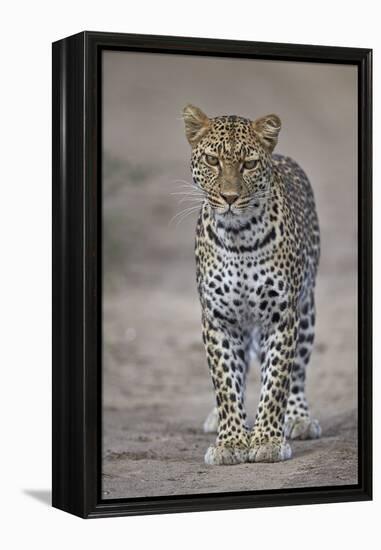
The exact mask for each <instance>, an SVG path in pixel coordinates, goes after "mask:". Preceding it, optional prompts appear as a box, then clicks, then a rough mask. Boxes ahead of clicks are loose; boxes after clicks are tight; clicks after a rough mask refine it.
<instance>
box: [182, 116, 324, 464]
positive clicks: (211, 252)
mask: <svg viewBox="0 0 381 550" xmlns="http://www.w3.org/2000/svg"><path fill="white" fill-rule="evenodd" d="M183 117H184V121H185V130H186V135H187V138H188V141H189V143H190V145H191V147H192V157H191V170H192V176H193V181H194V185H195V187H196V188H197V192H199V193H201V194H202V196H203V203H202V206H201V210H200V215H199V218H198V222H197V230H196V247H195V254H196V266H197V286H198V292H199V297H200V302H201V308H202V333H203V341H204V344H205V349H206V356H207V361H208V365H209V369H210V374H211V377H212V381H213V385H214V389H215V394H216V409H215V411H212V413H211V414H210V415H209V417H208V419H207V421H206V424H205V429H206V431H211V430H212V429H217V430H218V433H217V439H216V442H215V444H214V445H212V446H210V447H209V449H208V450H207V452H206V455H205V461H206V463H208V464H236V463H240V462H246V461H250V462H276V461H280V460H286V459H288V458H290V457H291V448H290V445H289V443H288V441H287V439H288V438H291V439H295V438H300V439H306V438H315V437H319V436H320V433H321V430H320V426H319V423H318V422H317V420H313V419H312V418H311V415H310V412H309V408H308V404H307V401H306V397H305V370H306V366H307V364H308V362H309V359H310V355H311V351H312V345H313V341H314V326H315V305H314V288H315V280H316V273H317V267H318V262H319V253H320V239H319V225H318V218H317V214H316V209H315V203H314V198H313V192H312V189H311V186H310V183H309V181H308V179H307V176H306V175H305V173H304V172H303V170H302V169H301V168H300V167H299V166H298V164H296V162H294V161H293V160H292V159H290V158H288V157H284V156H281V155H273V149H274V147H275V145H276V143H277V139H278V134H279V130H280V127H281V122H280V120H279V118H278V117H277V116H276V115H269V116H267V117H263V118H261V119H259V120H257V121H255V122H252V121H250V120H248V119H246V118H241V117H237V116H220V117H217V118H213V119H210V118H208V117H207V116H206V115H205V114H204V113H203V112H202V111H201V110H200V109H198V108H197V107H194V106H192V105H188V106H187V107H185V108H184V111H183ZM253 350H256V351H257V354H258V355H259V360H260V365H261V392H260V400H259V405H258V409H257V414H256V418H255V424H254V427H253V428H252V429H251V430H250V429H249V427H248V425H247V418H246V411H245V404H244V393H245V381H246V375H247V372H248V367H249V362H250V353H251V351H253Z"/></svg>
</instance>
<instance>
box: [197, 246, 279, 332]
mask: <svg viewBox="0 0 381 550" xmlns="http://www.w3.org/2000/svg"><path fill="white" fill-rule="evenodd" d="M205 267H206V269H201V272H200V275H199V292H200V298H201V302H202V304H203V308H204V311H206V312H207V314H210V316H212V317H213V318H217V319H218V318H220V319H221V320H222V321H224V320H226V322H227V323H229V324H230V325H232V326H234V325H238V326H240V327H252V326H254V325H257V324H261V325H263V324H267V323H269V322H271V320H272V318H273V315H274V312H275V311H279V309H280V307H282V308H284V309H286V307H287V285H286V282H285V278H284V277H283V274H281V273H274V271H272V270H271V267H272V263H271V260H269V261H268V262H264V263H261V264H259V263H258V260H257V259H256V258H254V257H252V256H250V255H243V256H237V255H226V256H225V257H221V256H219V260H217V261H216V260H215V261H213V262H211V263H210V265H209V266H205Z"/></svg>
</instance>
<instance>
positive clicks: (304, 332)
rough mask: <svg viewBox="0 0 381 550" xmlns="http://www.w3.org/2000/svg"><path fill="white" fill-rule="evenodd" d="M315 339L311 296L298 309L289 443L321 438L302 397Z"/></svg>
mask: <svg viewBox="0 0 381 550" xmlns="http://www.w3.org/2000/svg"><path fill="white" fill-rule="evenodd" d="M314 337H315V303H314V296H313V292H310V293H309V295H308V297H307V298H306V299H305V300H304V301H303V303H302V305H301V313H300V324H299V333H298V342H297V348H296V359H295V363H294V366H293V369H292V374H291V384H290V395H289V398H288V403H287V411H286V422H285V435H286V437H288V438H290V439H316V438H319V437H320V436H321V428H320V424H319V422H318V420H316V419H313V418H312V417H311V414H310V410H309V407H308V403H307V399H306V396H305V383H306V368H307V365H308V363H309V360H310V357H311V352H312V348H313V342H314Z"/></svg>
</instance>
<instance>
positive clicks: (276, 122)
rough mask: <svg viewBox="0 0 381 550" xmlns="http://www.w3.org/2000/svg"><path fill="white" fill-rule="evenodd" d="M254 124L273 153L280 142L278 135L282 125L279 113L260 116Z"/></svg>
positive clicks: (256, 130) (267, 147)
mask: <svg viewBox="0 0 381 550" xmlns="http://www.w3.org/2000/svg"><path fill="white" fill-rule="evenodd" d="M252 125H253V128H254V131H255V132H256V133H257V134H258V136H259V138H260V140H261V141H262V143H263V144H264V145H265V147H266V149H267V150H268V151H269V152H270V153H272V152H273V150H274V147H275V145H276V144H277V143H278V135H279V132H280V129H281V126H282V123H281V120H280V118H279V117H278V115H266V116H264V117H261V118H258V119H257V120H255V121H254V122H253V123H252Z"/></svg>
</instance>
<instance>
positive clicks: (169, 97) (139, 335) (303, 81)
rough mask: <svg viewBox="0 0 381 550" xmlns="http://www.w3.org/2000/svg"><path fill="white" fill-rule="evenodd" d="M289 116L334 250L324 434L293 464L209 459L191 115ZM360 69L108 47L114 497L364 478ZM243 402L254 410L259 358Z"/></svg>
mask: <svg viewBox="0 0 381 550" xmlns="http://www.w3.org/2000/svg"><path fill="white" fill-rule="evenodd" d="M186 103H193V104H195V105H197V106H199V107H200V108H202V109H203V110H204V111H205V112H206V113H207V114H208V115H209V116H211V117H214V116H218V115H224V114H236V115H241V116H244V117H247V118H251V119H255V118H257V117H259V116H262V115H265V114H268V113H272V112H274V113H277V114H278V115H279V116H280V118H281V120H282V123H283V128H282V131H281V134H280V139H279V143H278V146H277V148H276V151H275V152H279V153H282V154H287V155H290V156H291V157H293V158H294V159H295V160H296V161H297V162H298V163H299V164H301V166H302V167H303V168H304V170H305V171H306V173H307V175H308V177H309V178H310V180H311V183H312V186H313V188H314V192H315V198H316V203H317V209H318V214H319V219H320V226H321V237H322V256H321V264H320V270H319V276H318V283H317V295H316V298H317V332H316V344H315V351H314V353H313V355H312V361H311V364H310V367H309V372H308V374H307V395H308V397H309V401H310V406H311V409H312V413H313V415H314V416H316V417H317V418H319V420H320V421H321V425H322V428H323V438H322V439H321V440H316V441H310V442H295V443H293V450H294V457H293V459H292V460H291V461H288V462H286V463H278V464H273V465H268V464H256V465H252V464H242V465H238V466H234V467H231V468H229V469H226V468H211V467H207V466H206V465H205V464H204V463H203V455H204V452H205V450H206V448H207V446H208V445H209V444H210V443H211V442H213V440H214V436H213V435H212V434H203V433H202V429H201V428H202V423H203V421H204V419H205V417H206V415H207V414H208V412H209V411H210V409H211V408H212V406H213V405H214V396H213V391H212V384H211V381H210V379H209V374H208V370H207V366H206V360H205V355H204V349H203V345H202V342H201V326H200V307H199V302H198V296H197V292H196V285H195V265H194V232H195V222H196V217H197V214H193V215H190V216H189V217H187V218H186V219H184V221H182V222H181V223H178V224H177V223H176V220H174V221H171V220H173V217H174V216H175V215H176V213H177V212H179V211H180V210H182V209H183V208H186V207H187V206H188V204H189V203H185V204H182V205H181V204H180V205H179V198H180V197H179V196H178V195H175V194H173V193H176V192H177V191H181V190H182V187H181V186H182V185H183V184H184V182H191V176H190V169H189V160H190V148H189V145H188V143H187V142H186V139H185V136H184V128H183V122H182V119H181V111H182V108H183V106H184V105H185V104H186ZM356 188H357V71H356V68H355V67H353V66H347V65H333V64H332V65H331V64H317V63H313V64H312V63H291V62H275V61H257V60H243V59H234V60H233V59H224V58H213V57H197V56H177V55H176V56H175V55H158V54H146V53H131V52H111V51H110V52H104V53H103V273H104V288H103V378H104V379H103V497H104V498H123V497H124V498H127V497H136V496H159V495H176V494H179V495H180V494H191V493H192V494H197V493H205V492H224V491H242V490H257V489H277V488H290V487H306V486H319V485H320V486H322V485H338V484H354V483H357V267H356V266H357V257H356V249H357V195H356V193H357V191H356ZM247 391H248V394H247V408H248V413H249V418H251V420H253V419H254V415H255V406H256V403H257V398H258V394H259V375H258V368H257V366H256V365H253V366H252V369H251V373H250V376H249V384H248V390H247Z"/></svg>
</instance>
